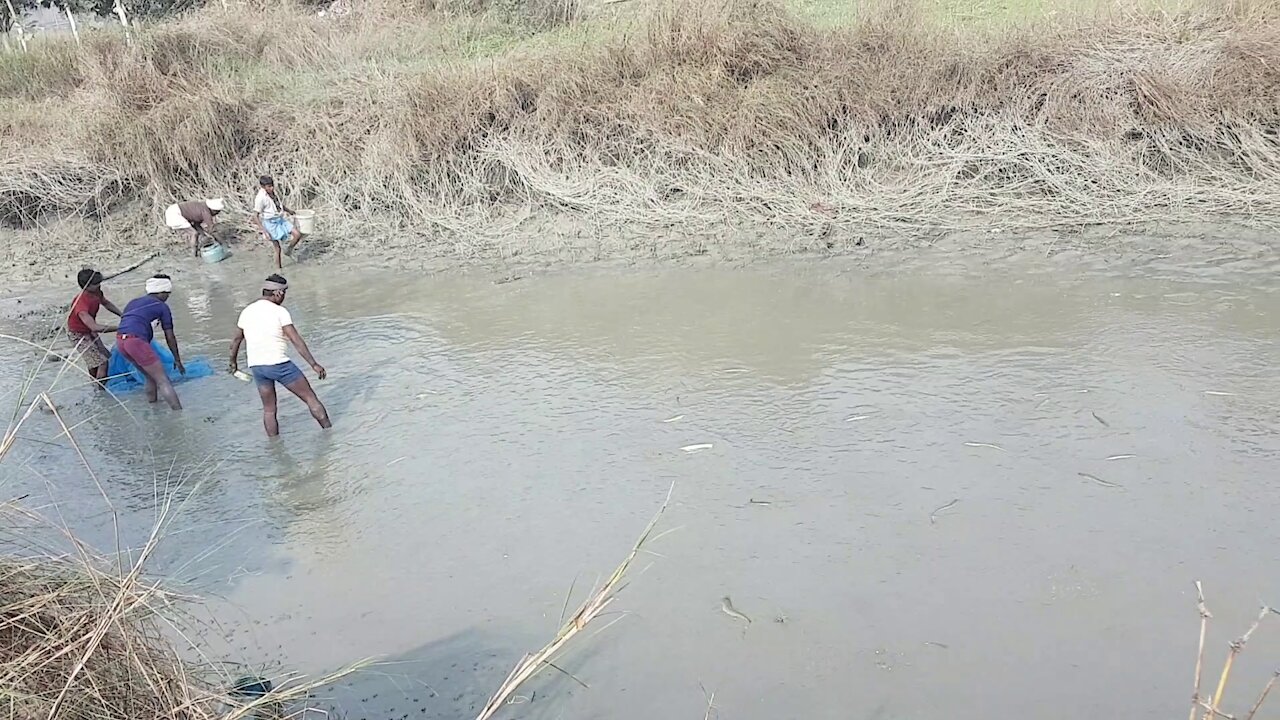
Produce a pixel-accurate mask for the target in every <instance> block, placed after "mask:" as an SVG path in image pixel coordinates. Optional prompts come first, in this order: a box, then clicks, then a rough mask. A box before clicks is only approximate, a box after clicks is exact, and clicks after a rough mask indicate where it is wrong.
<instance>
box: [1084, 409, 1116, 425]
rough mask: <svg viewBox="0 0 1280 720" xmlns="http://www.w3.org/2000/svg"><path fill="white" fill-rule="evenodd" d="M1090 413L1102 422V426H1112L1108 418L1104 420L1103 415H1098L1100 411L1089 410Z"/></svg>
mask: <svg viewBox="0 0 1280 720" xmlns="http://www.w3.org/2000/svg"><path fill="white" fill-rule="evenodd" d="M1089 414H1090V415H1092V416H1093V419H1094V420H1097V421H1098V422H1099V423H1101V424H1102V427H1111V423H1109V422H1107V421H1106V420H1103V419H1102V418H1101V417H1099V416H1098V413H1096V412H1093V411H1092V410H1091V411H1089Z"/></svg>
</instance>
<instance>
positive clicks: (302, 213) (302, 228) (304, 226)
mask: <svg viewBox="0 0 1280 720" xmlns="http://www.w3.org/2000/svg"><path fill="white" fill-rule="evenodd" d="M294 218H295V219H296V220H297V221H298V232H300V233H302V234H303V235H310V234H311V233H313V232H315V231H316V211H315V210H299V211H298V212H297V214H295V215H294Z"/></svg>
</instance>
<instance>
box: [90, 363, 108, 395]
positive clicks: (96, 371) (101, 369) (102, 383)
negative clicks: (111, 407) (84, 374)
mask: <svg viewBox="0 0 1280 720" xmlns="http://www.w3.org/2000/svg"><path fill="white" fill-rule="evenodd" d="M89 374H90V375H92V376H93V379H94V380H96V381H97V383H98V389H99V390H106V389H107V366H106V365H105V364H103V365H99V366H98V367H96V368H92V369H91V370H89Z"/></svg>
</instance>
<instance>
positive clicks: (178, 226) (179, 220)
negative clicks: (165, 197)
mask: <svg viewBox="0 0 1280 720" xmlns="http://www.w3.org/2000/svg"><path fill="white" fill-rule="evenodd" d="M164 224H165V225H167V226H169V229H170V230H186V229H188V228H190V227H191V223H189V222H187V219H186V218H184V217H182V210H180V209H178V206H177V204H173V205H170V206H169V207H167V208H165V209H164Z"/></svg>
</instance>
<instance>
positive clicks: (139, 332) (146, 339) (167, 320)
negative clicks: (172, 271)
mask: <svg viewBox="0 0 1280 720" xmlns="http://www.w3.org/2000/svg"><path fill="white" fill-rule="evenodd" d="M172 292H173V281H172V280H170V279H169V276H168V275H156V276H155V277H153V278H151V279H150V280H147V294H146V295H143V296H142V297H140V298H135V299H133V300H130V301H129V304H128V305H125V306H124V314H123V315H121V316H120V325H119V327H118V328H117V330H116V347H117V348H119V349H120V354H121V355H124V357H125V359H126V360H128V361H129V362H131V363H133V364H134V365H137V366H138V369H139V370H141V371H142V373H143V374H144V375H146V376H147V402H155V401H156V394H157V393H158V394H159V395H160V396H162V397H163V398H164V401H165V402H167V403H169V407H171V408H173V409H174V410H181V409H182V401H180V400H179V399H178V393H177V391H176V390H174V389H173V383H171V382H169V376H168V375H166V374H165V372H164V363H162V362H160V356H158V355H156V351H155V350H153V349H152V348H151V339H152V338H153V337H155V333H154V331H153V330H152V329H151V323H153V322H156V321H159V322H160V328H161V329H162V330H164V339H165V342H166V343H168V345H169V351H170V352H172V353H173V364H174V366H176V367H177V368H178V372H180V373H182V374H183V375H186V374H187V368H186V367H185V366H183V364H182V355H180V354H179V353H178V338H177V336H176V335H174V334H173V312H172V311H171V310H169V305H168V304H167V301H168V300H169V294H170V293H172Z"/></svg>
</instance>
